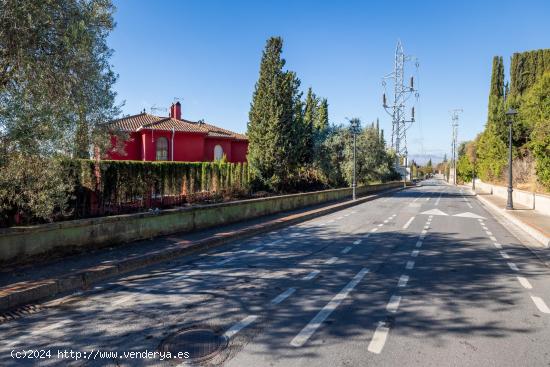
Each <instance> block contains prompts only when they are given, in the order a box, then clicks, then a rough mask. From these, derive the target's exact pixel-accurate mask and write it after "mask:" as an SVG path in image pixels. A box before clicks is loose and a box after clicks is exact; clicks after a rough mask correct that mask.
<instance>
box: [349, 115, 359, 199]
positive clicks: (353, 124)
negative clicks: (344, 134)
mask: <svg viewBox="0 0 550 367" xmlns="http://www.w3.org/2000/svg"><path fill="white" fill-rule="evenodd" d="M360 127H361V120H359V119H358V118H352V119H351V120H349V129H350V132H351V134H352V135H353V178H352V184H351V188H352V193H353V195H352V196H353V200H356V199H357V195H356V190H357V179H356V169H357V168H356V165H357V163H356V162H357V160H356V153H357V142H356V140H357V134H359V130H360Z"/></svg>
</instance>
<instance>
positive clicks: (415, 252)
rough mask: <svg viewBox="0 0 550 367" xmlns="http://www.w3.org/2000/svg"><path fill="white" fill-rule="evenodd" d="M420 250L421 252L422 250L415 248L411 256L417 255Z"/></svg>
mask: <svg viewBox="0 0 550 367" xmlns="http://www.w3.org/2000/svg"><path fill="white" fill-rule="evenodd" d="M419 252H420V250H413V252H411V256H412V257H417V256H418V253H419Z"/></svg>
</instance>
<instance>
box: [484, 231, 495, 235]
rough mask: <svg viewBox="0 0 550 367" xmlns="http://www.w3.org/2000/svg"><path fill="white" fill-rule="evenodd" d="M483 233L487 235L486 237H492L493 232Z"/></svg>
mask: <svg viewBox="0 0 550 367" xmlns="http://www.w3.org/2000/svg"><path fill="white" fill-rule="evenodd" d="M485 233H487V236H492V235H493V232H491V231H485Z"/></svg>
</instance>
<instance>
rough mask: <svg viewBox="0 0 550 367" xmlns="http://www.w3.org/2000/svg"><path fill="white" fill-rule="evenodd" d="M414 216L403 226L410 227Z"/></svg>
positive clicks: (404, 227)
mask: <svg viewBox="0 0 550 367" xmlns="http://www.w3.org/2000/svg"><path fill="white" fill-rule="evenodd" d="M414 218H415V217H414V216H412V217H411V218H410V219H409V220H408V221H407V223H405V225H404V226H403V229H407V228H409V226H410V225H411V223H412V221H413V220H414Z"/></svg>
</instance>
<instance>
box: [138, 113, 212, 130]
mask: <svg viewBox="0 0 550 367" xmlns="http://www.w3.org/2000/svg"><path fill="white" fill-rule="evenodd" d="M142 129H152V130H169V131H172V129H173V130H174V131H184V132H189V133H208V130H207V129H206V128H204V127H202V126H201V125H199V124H192V123H189V122H187V121H183V120H176V119H173V118H170V117H166V118H163V119H160V120H158V121H155V122H151V123H150V124H146V125H143V126H142Z"/></svg>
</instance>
